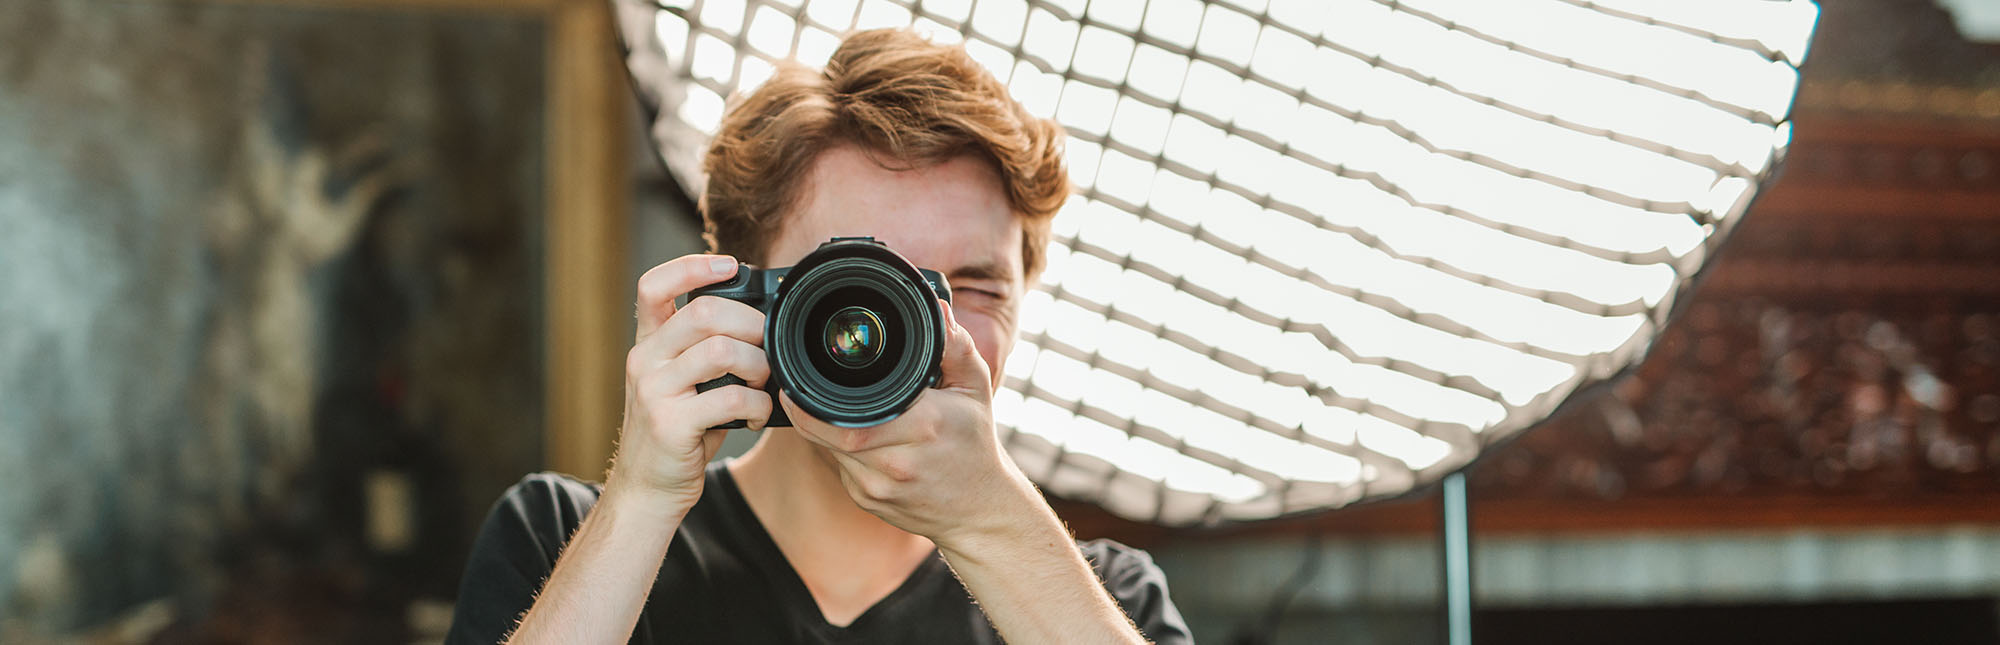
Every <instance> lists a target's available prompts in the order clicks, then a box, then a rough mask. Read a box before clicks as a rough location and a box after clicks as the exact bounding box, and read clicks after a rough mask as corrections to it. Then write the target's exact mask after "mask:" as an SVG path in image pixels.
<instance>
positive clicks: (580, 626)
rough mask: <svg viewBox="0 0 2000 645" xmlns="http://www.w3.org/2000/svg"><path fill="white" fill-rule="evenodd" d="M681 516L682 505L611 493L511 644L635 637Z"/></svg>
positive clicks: (593, 513) (582, 529)
mask: <svg viewBox="0 0 2000 645" xmlns="http://www.w3.org/2000/svg"><path fill="white" fill-rule="evenodd" d="M681 517H682V511H680V510H677V507H676V505H672V504H666V503H660V502H657V501H655V500H651V499H648V498H645V497H643V496H639V495H631V496H627V495H621V494H619V493H617V492H614V491H605V494H604V497H603V498H601V499H599V500H598V503H597V505H596V506H595V507H593V508H592V509H591V511H590V515H588V516H586V517H585V518H584V520H583V525H582V526H581V527H579V528H578V529H577V532H576V535H575V536H574V537H572V538H571V539H570V541H569V545H568V546H567V547H565V548H564V549H563V552H562V556H561V557H559V558H557V560H556V568H555V571H554V572H552V573H550V574H549V579H548V581H547V582H544V583H542V590H541V593H539V594H536V596H535V603H534V606H532V607H530V608H529V609H528V613H527V615H525V616H523V617H522V618H521V624H520V625H519V626H518V627H516V629H515V630H514V632H513V635H511V636H509V637H508V638H507V642H508V643H622V642H625V641H627V640H630V639H631V638H632V628H633V626H635V625H637V624H638V622H639V611H640V610H641V609H642V608H644V607H645V605H646V594H647V593H648V592H649V591H651V590H652V587H653V578H654V577H656V576H658V575H659V571H660V561H661V559H662V558H664V557H666V554H667V544H668V543H669V541H670V540H672V538H673V535H674V530H675V529H677V528H679V526H680V521H681Z"/></svg>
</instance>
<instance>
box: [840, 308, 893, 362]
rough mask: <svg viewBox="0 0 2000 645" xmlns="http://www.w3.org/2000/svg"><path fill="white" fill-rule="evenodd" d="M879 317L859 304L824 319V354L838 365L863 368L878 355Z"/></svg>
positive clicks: (882, 339) (880, 338)
mask: <svg viewBox="0 0 2000 645" xmlns="http://www.w3.org/2000/svg"><path fill="white" fill-rule="evenodd" d="M883 331H884V330H883V328H882V319H881V318H879V317H876V315H875V312H873V311H869V310H867V309H865V308H862V307H847V308H845V309H841V310H840V311H836V312H834V314H833V315H832V316H831V317H828V318H827V319H826V334H825V336H826V353H827V355H828V356H830V357H832V358H833V361H834V362H836V363H839V364H840V366H841V367H847V368H860V367H867V366H868V364H869V363H873V362H875V359H878V358H881V357H882V346H883V345H885V344H887V343H888V340H887V339H885V338H883V337H882V336H883Z"/></svg>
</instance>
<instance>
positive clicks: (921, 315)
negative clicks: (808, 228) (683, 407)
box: [688, 237, 951, 428]
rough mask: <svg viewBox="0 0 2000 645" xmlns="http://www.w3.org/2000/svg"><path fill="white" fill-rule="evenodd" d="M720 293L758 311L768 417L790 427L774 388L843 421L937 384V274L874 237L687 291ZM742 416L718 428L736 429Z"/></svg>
mask: <svg viewBox="0 0 2000 645" xmlns="http://www.w3.org/2000/svg"><path fill="white" fill-rule="evenodd" d="M701 296H720V297H723V298H728V299H730V300H736V301H739V302H743V303H746V304H749V305H750V306H752V307H756V308H757V309H758V310H760V311H763V312H764V354H765V356H766V357H768V358H769V360H770V362H771V378H770V380H769V381H768V382H767V383H766V384H765V386H764V389H765V390H766V391H769V392H770V393H771V419H770V421H769V422H768V423H766V424H765V425H767V426H770V427H781V426H789V425H792V422H791V419H789V418H787V417H786V416H785V410H784V408H782V407H780V406H779V405H778V391H779V390H781V389H782V390H784V391H786V392H790V393H791V395H792V402H793V403H797V404H798V405H799V409H801V410H805V412H806V413H807V414H810V415H812V416H813V418H816V419H819V420H821V421H825V422H827V423H830V424H833V425H836V426H841V427H846V428H861V427H867V426H872V425H877V424H881V423H884V422H887V421H889V420H890V419H894V418H896V417H897V416H898V415H901V414H902V413H903V411H904V410H907V409H909V407H910V405H911V404H913V403H915V402H916V400H917V397H918V396H919V395H921V394H923V392H924V390H925V389H926V388H929V387H931V386H933V385H936V384H937V381H938V377H939V375H940V374H941V373H942V370H943V361H944V335H945V328H944V320H945V318H944V311H943V309H942V306H941V305H939V304H938V300H939V299H942V300H944V301H945V302H950V301H951V285H949V284H947V283H946V282H945V279H944V275H942V274H939V273H938V272H936V271H931V270H929V269H918V268H917V267H916V266H914V265H912V264H910V261H909V260H907V259H904V258H903V256H902V255H900V254H897V253H896V252H895V251H891V250H889V247H888V246H887V245H885V244H882V243H881V242H877V241H875V238H872V237H836V238H833V239H832V240H829V241H828V242H827V243H825V244H821V245H819V248H817V249H814V250H813V252H812V253H809V254H807V255H806V257H805V258H804V259H801V260H799V263H798V264H795V265H792V266H789V267H783V268H777V269H759V268H756V267H754V266H751V265H748V264H744V265H742V266H741V267H739V268H738V269H737V271H736V275H735V277H732V278H730V279H729V280H728V281H727V282H719V283H716V284H712V285H709V286H706V287H702V288H699V289H695V290H694V291H691V292H688V299H689V300H692V299H694V298H698V297H701ZM742 384H743V379H740V378H737V377H736V375H734V374H730V375H725V376H723V377H722V378H718V379H715V380H712V381H707V382H703V383H701V384H698V385H696V386H695V391H697V392H706V391H709V390H712V389H715V388H718V387H723V386H726V385H742ZM745 425H747V424H746V422H745V421H744V420H742V419H738V420H736V421H731V422H729V423H725V424H722V425H719V426H716V427H717V428H741V427H744V426H745Z"/></svg>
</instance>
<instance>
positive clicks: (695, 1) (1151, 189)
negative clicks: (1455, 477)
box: [615, 0, 1818, 525]
mask: <svg viewBox="0 0 2000 645" xmlns="http://www.w3.org/2000/svg"><path fill="white" fill-rule="evenodd" d="M615 4H616V6H617V9H618V18H619V29H620V32H621V35H622V36H623V38H624V42H625V43H626V45H627V52H628V53H627V64H628V66H629V67H630V69H631V71H632V73H633V76H634V78H635V79H636V80H637V81H638V82H637V83H636V85H637V87H638V90H639V94H640V98H641V101H642V103H643V104H644V105H645V106H646V107H647V109H648V112H649V116H650V117H651V121H650V122H649V129H650V132H651V134H652V135H653V138H654V141H655V143H656V144H657V145H658V146H659V150H660V152H661V154H662V156H663V157H664V159H665V160H666V162H667V166H668V168H669V169H670V170H671V171H672V172H673V174H674V176H675V178H676V179H677V180H679V182H680V183H681V185H682V186H684V187H687V188H688V189H689V190H690V191H691V192H692V193H695V194H698V193H699V192H700V187H701V186H702V184H703V181H702V177H701V176H700V163H699V162H700V154H701V152H702V150H703V149H704V147H705V145H706V142H707V138H708V136H709V135H710V134H711V133H713V131H714V129H715V127H716V124H717V123H718V122H719V121H720V119H721V116H722V114H723V110H724V105H725V97H728V96H731V95H733V94H735V93H738V92H746V91H749V90H751V89H753V88H754V87H755V86H756V85H757V84H758V83H760V82H762V81H763V79H764V78H766V77H768V76H769V74H770V71H771V69H772V66H773V65H774V64H775V63H776V62H778V61H780V60H784V59H796V60H799V61H801V62H804V63H806V64H809V65H818V64H820V63H823V62H824V61H825V60H826V59H827V58H828V57H829V56H830V55H831V54H832V52H833V50H834V48H835V47H837V46H838V44H839V34H842V33H846V32H848V31H850V30H853V29H863V28H872V27H905V26H910V27H914V28H915V29H916V30H918V31H919V32H921V33H924V34H926V35H927V36H929V37H931V38H932V39H933V40H936V41H939V42H947V43H961V42H962V43H963V44H964V46H965V47H966V50H967V51H968V52H969V53H970V54H971V55H972V57H973V58H974V59H976V60H978V61H979V62H980V63H981V64H983V65H985V66H986V67H987V68H988V69H990V70H991V71H992V72H993V74H994V75H995V76H997V77H999V78H1000V79H1001V80H1003V81H1005V82H1006V83H1007V84H1008V86H1009V87H1010V89H1011V91H1012V92H1013V94H1014V96H1015V98H1017V99H1018V100H1020V101H1021V102H1022V103H1023V104H1024V105H1026V106H1027V107H1028V108H1029V110H1030V111H1032V112H1034V113H1035V114H1037V115H1039V116H1043V117H1051V118H1054V119H1056V120H1057V121H1059V122H1061V123H1062V124H1063V125H1064V126H1065V127H1066V128H1067V130H1068V132H1069V141H1068V142H1067V150H1068V154H1069V164H1070V172H1071V177H1072V179H1073V180H1074V182H1075V184H1076V186H1077V188H1078V194H1077V195H1075V196H1074V197H1072V198H1071V199H1070V201H1069V203H1068V205H1067V206H1066V207H1065V208H1064V210H1063V212H1062V214H1061V215H1059V216H1058V217H1057V219H1056V223H1055V236H1054V240H1053V241H1052V242H1051V245H1050V247H1049V249H1048V257H1049V268H1048V270H1047V271H1046V272H1045V273H1044V274H1043V276H1042V279H1041V283H1040V284H1038V285H1035V287H1034V290H1033V292H1032V293H1030V294H1029V295H1028V298H1027V299H1026V302H1025V304H1024V311H1023V312H1022V323H1021V326H1022V328H1021V331H1020V339H1019V342H1018V344H1017V345H1016V346H1015V348H1014V351H1013V355H1012V356H1011V357H1010V359H1009V361H1008V364H1007V375H1006V383H1005V390H1004V391H1003V392H1001V393H1000V394H999V395H998V396H997V399H996V402H995V407H996V413H997V415H998V417H999V418H998V421H999V423H1000V425H1001V427H1002V432H1003V434H1004V438H1005V441H1006V444H1007V446H1008V448H1009V450H1010V451H1011V452H1012V454H1013V456H1014V458H1015V459H1016V460H1017V461H1018V462H1019V463H1020V464H1021V467H1022V469H1023V470H1024V471H1026V472H1027V473H1028V475H1029V476H1030V477H1032V478H1034V480H1035V481H1036V482H1037V483H1038V484H1039V485H1041V486H1042V487H1044V488H1046V489H1048V490H1050V491H1052V492H1055V493H1057V494H1059V495H1062V496H1065V497H1070V498H1074V499H1082V500H1089V501H1094V502H1097V503H1099V504H1102V505H1103V506H1104V507H1105V508H1107V509H1110V510H1111V511H1112V512H1114V513H1117V514H1120V515H1123V516H1126V517H1131V518H1135V519H1140V520H1145V521H1151V522H1158V523H1163V524H1171V525H1187V524H1208V523H1216V522H1222V521H1232V520H1253V519H1261V518H1268V517H1273V516H1278V515H1285V514H1294V513H1301V512H1307V511H1314V510H1321V509H1326V508H1333V507H1338V506H1342V505H1345V504H1350V503H1353V502H1356V501H1360V500H1364V499H1369V498H1373V497H1381V496H1390V495H1396V494H1400V493H1403V492H1406V491H1408V490H1409V489H1410V488H1412V487H1414V486H1420V485H1423V484H1425V483H1428V482H1430V481H1433V480H1435V479H1437V478H1439V477H1441V476H1442V475H1444V474H1445V473H1448V472H1450V471H1452V470H1453V469H1456V468H1459V467H1461V466H1464V465H1465V464H1466V463H1468V462H1470V461H1471V460H1472V459H1474V458H1476V457H1477V456H1478V455H1479V452H1480V450H1481V449H1482V448H1483V447H1485V446H1488V445H1492V444H1494V443H1495V442H1498V441H1502V440H1505V439H1507V438H1508V437H1510V436H1512V435H1514V434H1516V433H1519V432H1521V431H1523V430H1525V429H1527V428H1528V427H1530V426H1532V425H1534V424H1535V423H1537V422H1539V421H1541V420H1542V419H1544V418H1545V417H1546V416H1547V415H1548V414H1549V413H1550V412H1551V411H1553V410H1554V409H1555V408H1556V406H1558V405H1560V404H1561V403H1562V402H1563V401H1564V400H1566V399H1567V398H1568V397H1570V396H1571V395H1572V394H1573V393H1575V392H1576V391H1577V390H1578V389H1579V388H1582V387H1585V386H1588V385H1591V384H1594V383H1598V382H1601V381H1604V380H1606V379H1608V378H1611V377H1612V376H1614V375H1617V374H1619V373H1620V372H1622V371H1623V370H1625V369H1627V368H1629V367H1631V366H1632V365H1634V364H1636V363H1637V362H1638V361H1639V359H1640V358H1641V356H1642V355H1643V353H1644V352H1645V350H1646V348H1647V347H1648V346H1649V345H1650V344H1651V343H1652V341H1653V339H1654V338H1655V336H1656V335H1657V334H1658V332H1659V330H1660V326H1661V325H1662V324H1663V323H1664V322H1665V321H1666V320H1667V318H1668V316H1669V315H1670V313H1671V312H1672V311H1673V309H1674V306H1675V304H1676V303H1677V302H1679V301H1680V300H1681V299H1682V298H1683V297H1684V296H1685V295H1686V290H1687V289H1688V288H1689V287H1690V285H1691V283H1692V280H1693V278H1694V276H1695V274H1696V273H1698V272H1699V271H1701V270H1702V268H1703V267H1704V266H1706V265H1707V263H1708V261H1709V259H1710V258H1711V256H1712V254H1713V251H1714V250H1715V248H1716V247H1717V246H1718V245H1719V244H1720V243H1721V242H1722V240H1723V239H1724V238H1725V237H1726V236H1727V235H1728V234H1729V232H1730V231H1731V230H1732V229H1733V228H1734V227H1735V225H1736V223H1737V221H1738V220H1739V219H1740V218H1741V216H1742V214H1743V211H1744V210H1745V209H1746V208H1747V207H1748V205H1749V202H1750V199H1751V197H1752V196H1753V195H1754V194H1755V193H1756V192H1757V190H1758V189H1759V188H1760V187H1761V185H1762V184H1763V182H1764V181H1765V180H1766V179H1767V178H1769V177H1770V176H1771V174H1772V173H1773V171H1774V168H1775V167H1776V166H1777V165H1778V163H1779V162H1780V161H1782V159H1783V156H1784V151H1785V146H1786V144H1787V143H1788V142H1789V139H1790V131H1791V128H1790V124H1789V122H1788V121H1787V117H1788V113H1789V111H1790V105H1791V100H1792V94H1793V91H1794V90H1795V88H1796V87H1797V84H1798V65H1799V63H1800V61H1802V60H1803V58H1804V56H1805V54H1806V44H1807V42H1808V40H1809V38H1810V36H1811V33H1812V27H1813V24H1814V22H1815V21H1816V19H1817V16H1818V8H1817V7H1816V6H1815V5H1813V4H1812V3H1810V2H1805V1H1773V0H1676V1H1674V2H1659V1H1652V0H1610V1H1596V2H1592V1H1587V0H1518V1H1513V2H1504V3H1495V2H1483V1H1478V0H1400V1H1398V0H1380V1H1378V0H1269V2H1266V1H1264V0H1242V1H1231V2H1214V3H1204V2H1200V1H1198V0H1131V1H1121V2H1097V1H1088V2H1087V1H1086V0H1070V1H1061V0H673V1H666V2H662V3H657V4H656V3H654V2H650V1H648V0H615Z"/></svg>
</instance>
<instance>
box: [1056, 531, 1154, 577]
mask: <svg viewBox="0 0 2000 645" xmlns="http://www.w3.org/2000/svg"><path fill="white" fill-rule="evenodd" d="M1076 546H1077V548H1078V549H1081V550H1082V551H1083V558H1084V560H1087V561H1089V562H1090V568H1091V569H1093V570H1095V571H1096V572H1097V576H1098V577H1100V578H1103V579H1104V580H1105V581H1106V582H1112V581H1115V580H1118V579H1121V578H1130V577H1132V576H1135V575H1146V574H1149V573H1157V572H1158V571H1159V570H1160V567H1159V565H1156V564H1154V563H1153V556H1152V554H1150V553H1147V552H1146V550H1145V549H1141V548H1138V547H1134V546H1130V545H1127V544H1125V543H1123V542H1119V541H1117V540H1113V539H1109V538H1097V539H1092V540H1078V541H1077V543H1076ZM1163 577H1164V576H1163Z"/></svg>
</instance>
